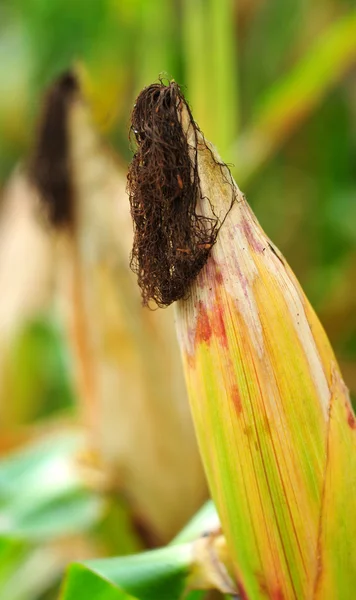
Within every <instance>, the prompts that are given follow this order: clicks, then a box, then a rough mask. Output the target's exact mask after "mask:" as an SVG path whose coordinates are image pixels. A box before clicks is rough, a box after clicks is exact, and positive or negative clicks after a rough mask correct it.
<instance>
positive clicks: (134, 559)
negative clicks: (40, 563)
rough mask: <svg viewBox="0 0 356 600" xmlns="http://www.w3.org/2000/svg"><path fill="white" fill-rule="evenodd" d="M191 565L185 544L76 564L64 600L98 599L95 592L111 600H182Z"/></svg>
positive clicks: (70, 571) (65, 587)
mask: <svg viewBox="0 0 356 600" xmlns="http://www.w3.org/2000/svg"><path fill="white" fill-rule="evenodd" d="M190 562H191V552H190V546H189V545H182V546H175V547H171V548H169V547H167V548H163V549H160V550H155V551H151V552H147V553H142V554H140V555H135V556H130V557H121V558H120V557H119V558H108V559H101V560H96V561H87V562H86V563H84V564H82V565H79V564H78V565H77V564H74V565H72V566H71V567H70V568H69V571H68V576H67V582H66V584H65V585H64V589H63V594H62V597H61V600H74V599H77V598H83V599H84V598H86V597H88V594H90V597H92V598H96V597H97V596H96V595H95V593H96V594H98V595H99V594H100V598H101V595H102V597H103V598H105V599H106V598H107V599H108V600H111V599H113V600H114V599H116V598H117V599H121V598H123V599H126V598H130V597H132V596H133V597H135V598H138V599H139V600H160V599H161V600H163V599H165V598H171V600H178V599H179V598H180V597H181V595H182V592H183V590H184V587H185V582H186V578H187V575H188V574H189V566H190ZM93 586H94V588H93ZM96 590H97V591H96ZM81 594H82V595H81Z"/></svg>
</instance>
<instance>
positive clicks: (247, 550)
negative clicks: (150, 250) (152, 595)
mask: <svg viewBox="0 0 356 600" xmlns="http://www.w3.org/2000/svg"><path fill="white" fill-rule="evenodd" d="M182 122H183V125H184V128H185V130H186V134H187V137H188V139H189V142H190V145H191V147H194V145H195V146H196V147H197V149H198V154H197V160H198V170H199V177H200V185H201V191H202V194H201V195H202V198H203V200H200V201H199V202H200V206H198V208H197V210H199V211H200V212H201V213H202V214H207V215H208V216H209V210H210V209H209V208H207V204H208V203H206V202H205V201H204V197H205V198H209V200H210V202H211V203H212V205H213V207H214V211H215V214H221V215H224V214H226V212H227V209H228V207H229V205H230V202H231V195H232V193H235V194H236V201H235V203H234V205H233V208H232V210H231V211H230V212H229V213H228V214H227V216H226V220H225V222H224V224H223V226H222V227H221V230H220V232H219V235H218V238H217V242H216V244H215V245H214V247H213V249H212V251H211V254H210V257H209V259H208V262H207V264H206V265H205V267H204V268H203V269H202V270H201V271H200V273H199V275H198V277H197V278H196V280H195V282H194V284H193V285H192V286H191V288H190V292H189V297H188V299H186V300H180V301H179V302H178V303H177V304H176V325H177V331H178V337H179V342H180V346H181V351H182V356H183V364H184V370H185V376H186V382H187V387H188V393H189V398H190V404H191V409H192V413H193V418H194V422H195V427H196V432H197V437H198V442H199V446H200V451H201V454H202V457H203V461H204V465H205V469H206V473H207V476H208V481H209V486H210V489H211V493H212V497H213V499H214V501H215V503H216V506H217V509H218V512H219V515H220V518H221V522H222V527H223V532H224V534H225V536H226V538H227V542H228V546H229V549H230V552H231V554H232V559H233V564H234V575H235V577H236V580H237V582H238V585H239V592H240V596H241V598H248V599H253V600H254V599H260V598H261V599H262V598H273V599H278V600H281V599H298V600H301V599H306V598H308V599H309V598H318V599H319V598H320V599H321V598H322V599H328V598H330V599H331V598H339V599H341V598H345V599H346V598H350V594H351V593H352V590H354V589H355V586H356V553H355V552H354V551H353V544H354V540H355V539H356V518H355V517H356V510H355V509H356V460H355V456H356V453H355V445H356V427H355V423H356V422H355V417H354V415H353V413H352V408H351V404H350V401H349V397H348V392H347V389H346V387H345V385H344V383H343V381H342V378H341V374H340V372H339V368H338V365H337V362H336V359H335V356H334V354H333V351H332V349H331V347H330V344H329V342H328V339H327V337H326V334H325V332H324V330H323V328H322V326H321V324H320V322H319V321H318V318H317V316H316V315H315V313H314V311H313V309H312V307H311V305H310V304H309V302H308V300H307V299H306V297H305V295H304V293H303V291H302V289H301V287H300V285H299V284H298V281H297V280H296V278H295V276H294V274H293V273H292V271H291V269H290V268H289V266H288V264H287V263H286V261H285V259H284V257H283V256H282V255H281V254H280V252H279V251H278V250H277V249H276V248H275V247H274V245H273V244H272V243H271V242H270V240H269V239H268V238H267V237H266V235H265V233H264V232H263V230H262V229H261V227H260V225H259V224H258V222H257V221H256V218H255V217H254V215H253V213H252V211H251V209H250V208H249V206H248V204H247V202H246V200H245V198H244V196H243V195H242V194H241V192H240V190H239V189H238V187H237V186H236V184H235V182H233V180H232V179H231V178H230V174H229V172H228V169H227V167H222V166H221V159H220V158H219V156H218V155H217V153H216V150H215V149H214V147H213V146H211V145H209V143H207V142H205V140H203V138H202V137H201V136H200V134H199V136H198V140H197V138H196V137H195V138H194V136H193V135H191V129H192V128H191V123H189V117H188V116H187V114H186V113H185V111H184V109H183V113H182Z"/></svg>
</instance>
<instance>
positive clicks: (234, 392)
mask: <svg viewBox="0 0 356 600" xmlns="http://www.w3.org/2000/svg"><path fill="white" fill-rule="evenodd" d="M231 399H232V401H233V403H234V407H235V410H236V412H237V414H238V415H239V416H240V415H241V413H242V403H241V397H240V393H239V388H238V387H237V385H233V386H232V388H231Z"/></svg>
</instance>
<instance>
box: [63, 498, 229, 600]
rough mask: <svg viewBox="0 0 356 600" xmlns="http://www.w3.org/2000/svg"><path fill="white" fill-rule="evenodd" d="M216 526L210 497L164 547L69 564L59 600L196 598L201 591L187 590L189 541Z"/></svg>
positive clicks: (190, 565) (190, 557) (190, 559)
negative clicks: (85, 599) (134, 553)
mask: <svg viewBox="0 0 356 600" xmlns="http://www.w3.org/2000/svg"><path fill="white" fill-rule="evenodd" d="M218 526H219V519H218V516H217V513H216V509H215V507H214V504H213V503H212V502H211V501H209V502H207V503H206V504H205V505H204V506H203V507H202V509H201V510H200V511H199V512H198V513H197V514H196V515H195V517H193V519H192V520H191V521H190V522H189V523H188V524H187V526H186V527H185V528H184V529H183V530H182V531H181V532H180V533H179V534H178V535H177V536H176V538H175V539H174V540H173V541H172V542H171V544H170V545H169V546H167V547H165V548H161V549H158V550H152V551H149V552H143V553H141V554H136V555H133V556H127V557H115V558H107V559H101V560H90V561H86V562H84V563H81V564H79V563H78V564H73V565H71V566H70V567H69V569H68V573H67V576H66V580H65V582H64V584H63V587H62V595H61V600H77V599H78V600H81V598H83V600H84V598H89V597H90V598H97V597H98V598H100V600H116V599H117V600H120V599H121V598H122V599H123V600H125V599H126V598H127V599H129V598H132V597H134V598H137V599H139V600H160V599H161V600H164V599H166V598H167V599H168V598H169V599H170V600H178V599H179V598H181V597H182V596H184V597H185V598H186V600H199V599H200V598H201V597H202V596H203V595H204V592H200V591H191V592H186V591H185V589H186V586H187V579H188V577H189V574H190V572H191V570H192V566H193V558H194V557H193V553H192V546H191V542H192V541H194V540H195V539H196V538H198V537H199V536H201V535H203V534H204V533H206V532H208V531H212V530H215V529H216V528H217V527H218Z"/></svg>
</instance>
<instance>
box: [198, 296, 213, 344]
mask: <svg viewBox="0 0 356 600" xmlns="http://www.w3.org/2000/svg"><path fill="white" fill-rule="evenodd" d="M198 313H199V315H198V322H197V328H196V332H195V343H196V344H198V343H201V342H205V343H207V344H208V343H209V342H210V338H211V334H212V330H211V325H210V321H209V317H208V313H207V310H206V308H205V306H204V304H203V303H202V302H199V304H198Z"/></svg>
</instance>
